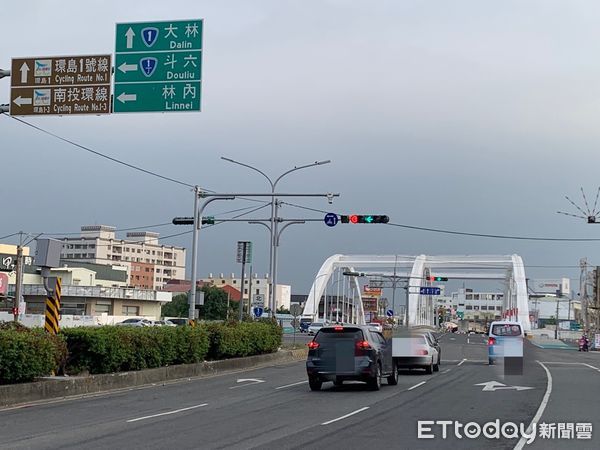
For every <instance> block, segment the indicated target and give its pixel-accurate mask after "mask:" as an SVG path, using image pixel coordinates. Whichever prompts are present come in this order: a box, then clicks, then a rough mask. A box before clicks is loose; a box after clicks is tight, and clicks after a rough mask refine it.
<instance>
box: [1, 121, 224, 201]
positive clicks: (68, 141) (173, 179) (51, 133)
mask: <svg viewBox="0 0 600 450" xmlns="http://www.w3.org/2000/svg"><path fill="white" fill-rule="evenodd" d="M2 114H3V115H5V116H6V117H9V118H11V119H14V120H16V121H17V122H20V123H22V124H24V125H27V126H28V127H31V128H33V129H34V130H37V131H40V132H41V133H44V134H47V135H48V136H52V137H53V138H56V139H59V140H61V141H63V142H66V143H68V144H71V145H73V146H75V147H77V148H80V149H82V150H85V151H86V152H90V153H93V154H94V155H96V156H100V157H101V158H105V159H108V160H109V161H112V162H115V163H117V164H121V165H123V166H126V167H129V168H130V169H134V170H138V171H140V172H143V173H145V174H147V175H152V176H154V177H157V178H161V179H163V180H166V181H170V182H171V183H176V184H179V185H181V186H186V187H189V188H194V185H193V184H190V183H185V182H183V181H180V180H176V179H175V178H171V177H167V176H164V175H161V174H159V173H156V172H153V171H151V170H147V169H144V168H142V167H139V166H136V165H134V164H130V163H127V162H125V161H121V160H120V159H117V158H114V157H112V156H108V155H105V154H104V153H101V152H99V151H96V150H93V149H91V148H89V147H86V146H85V145H81V144H78V143H77V142H75V141H72V140H70V139H67V138H64V137H62V136H59V135H58V134H56V133H53V132H51V131H48V130H45V129H43V128H41V127H38V126H36V125H34V124H32V123H29V122H27V121H25V120H23V119H20V118H18V117H14V116H9V115H8V114H6V113H2ZM204 190H205V191H207V192H214V191H210V190H208V189H204Z"/></svg>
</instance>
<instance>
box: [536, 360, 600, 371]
mask: <svg viewBox="0 0 600 450" xmlns="http://www.w3.org/2000/svg"><path fill="white" fill-rule="evenodd" d="M544 364H560V365H563V366H586V367H589V368H590V369H594V370H597V371H598V372H600V369H599V368H598V367H596V366H592V365H591V364H587V363H582V362H562V361H544Z"/></svg>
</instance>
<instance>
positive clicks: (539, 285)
mask: <svg viewBox="0 0 600 450" xmlns="http://www.w3.org/2000/svg"><path fill="white" fill-rule="evenodd" d="M528 287H529V291H530V293H532V294H534V295H535V294H539V295H544V294H553V295H556V291H559V292H560V294H561V295H569V293H570V292H571V284H570V280H569V279H568V278H552V279H543V280H529V283H528Z"/></svg>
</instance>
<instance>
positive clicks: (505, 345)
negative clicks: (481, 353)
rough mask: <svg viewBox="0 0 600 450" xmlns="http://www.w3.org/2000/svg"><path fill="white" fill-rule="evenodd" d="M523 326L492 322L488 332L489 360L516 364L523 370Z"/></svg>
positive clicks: (506, 321)
mask: <svg viewBox="0 0 600 450" xmlns="http://www.w3.org/2000/svg"><path fill="white" fill-rule="evenodd" d="M524 336H525V334H524V332H523V326H522V325H521V324H520V323H519V322H513V321H508V320H499V321H496V322H492V323H491V325H490V329H489V332H488V343H487V345H488V360H489V364H490V365H493V364H495V363H496V362H503V363H504V364H505V365H507V364H516V365H517V367H520V368H521V370H522V368H523V338H524Z"/></svg>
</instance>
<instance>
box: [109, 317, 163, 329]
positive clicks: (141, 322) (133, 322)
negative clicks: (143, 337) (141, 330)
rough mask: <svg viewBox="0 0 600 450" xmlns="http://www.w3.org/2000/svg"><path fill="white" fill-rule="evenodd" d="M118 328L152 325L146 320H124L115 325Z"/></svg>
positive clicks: (152, 324)
mask: <svg viewBox="0 0 600 450" xmlns="http://www.w3.org/2000/svg"><path fill="white" fill-rule="evenodd" d="M116 325H117V326H118V327H119V326H120V327H151V326H154V323H153V322H152V321H151V320H148V319H139V318H137V319H126V320H124V321H123V322H119V323H117V324H116Z"/></svg>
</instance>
